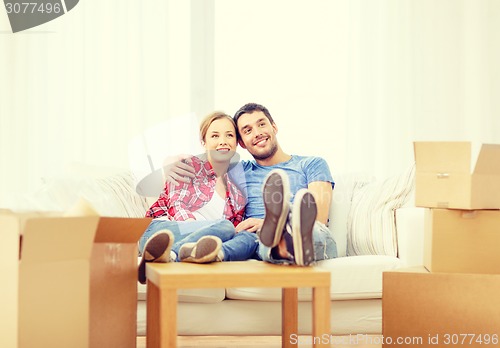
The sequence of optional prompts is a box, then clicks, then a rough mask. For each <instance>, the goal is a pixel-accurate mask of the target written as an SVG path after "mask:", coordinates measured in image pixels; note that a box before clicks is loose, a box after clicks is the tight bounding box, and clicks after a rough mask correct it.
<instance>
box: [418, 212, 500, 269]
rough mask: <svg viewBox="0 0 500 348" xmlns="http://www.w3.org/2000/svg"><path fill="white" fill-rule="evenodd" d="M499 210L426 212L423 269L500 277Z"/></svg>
mask: <svg viewBox="0 0 500 348" xmlns="http://www.w3.org/2000/svg"><path fill="white" fill-rule="evenodd" d="M499 246H500V210H457V209H436V208H429V209H426V211H425V217H424V265H425V267H426V268H427V269H428V270H430V271H432V272H457V273H490V274H494V273H497V274H500V252H499V250H498V248H499Z"/></svg>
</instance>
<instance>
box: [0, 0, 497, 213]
mask: <svg viewBox="0 0 500 348" xmlns="http://www.w3.org/2000/svg"><path fill="white" fill-rule="evenodd" d="M191 19H194V20H191ZM499 19H500V2H498V1H495V0H440V1H434V0H419V1H416V0H370V1H368V0H366V1H362V0H342V1H340V0H312V1H306V0H295V1H293V0H292V1H285V0H274V1H265V0H252V1H250V0H248V1H243V0H240V1H234V0H217V1H200V0H193V1H191V2H188V1H183V0H170V1H160V0H156V1H154V0H151V1H147V2H144V1H132V0H130V1H125V0H106V1H92V0H82V1H80V2H79V4H78V5H77V6H76V7H75V8H74V9H73V10H72V11H70V12H69V13H68V14H66V15H64V16H62V17H60V18H58V19H56V20H54V21H52V22H49V23H46V24H44V25H43V26H40V27H37V28H33V29H30V30H28V31H25V32H20V33H16V34H12V33H10V32H9V31H10V26H9V24H8V20H7V16H6V14H5V12H4V11H2V10H0V77H1V78H0V161H1V162H0V178H1V180H0V207H1V206H9V205H12V204H14V202H15V200H16V199H17V198H19V197H21V196H22V195H24V194H29V193H30V192H32V191H33V190H35V189H36V188H37V187H39V185H40V183H41V181H42V178H43V177H47V176H53V175H59V173H61V171H63V170H64V168H65V167H66V166H67V165H68V164H70V163H72V162H82V163H85V164H91V165H97V166H108V167H112V168H127V167H128V166H129V163H128V162H129V159H128V150H127V147H128V144H129V143H130V141H131V139H133V137H134V136H135V135H137V134H138V133H140V132H142V131H144V130H146V129H148V128H150V127H153V126H155V125H157V124H158V123H159V122H161V121H164V120H166V119H168V118H171V117H174V116H176V115H183V114H186V113H188V112H191V111H195V112H196V113H197V116H198V117H199V116H201V115H202V114H205V113H208V112H209V111H212V109H222V110H225V111H227V112H228V113H230V114H232V113H234V111H236V110H237V108H238V107H240V106H241V105H242V104H244V103H246V102H249V101H254V102H259V103H262V104H264V105H266V106H267V107H268V108H269V109H270V111H271V113H272V114H273V116H274V117H275V119H276V121H277V123H278V126H279V139H280V142H281V144H282V146H283V148H284V149H285V151H287V152H289V153H298V154H309V155H320V156H323V157H325V158H326V159H327V160H328V161H329V163H330V165H331V169H332V171H333V172H334V173H335V172H350V171H369V172H371V173H374V174H375V175H377V176H379V177H383V176H387V175H391V174H394V173H397V172H399V171H401V170H403V169H404V168H405V167H406V166H407V165H409V164H410V163H411V162H412V160H413V154H412V142H413V141H414V140H473V141H484V142H496V143H500V131H499V130H500V121H499V117H498V113H499V110H500V104H499V103H500V101H499V99H500V98H498V95H499V94H500V93H499V92H500V84H499V81H500V67H499V65H498V64H497V62H498V61H500V37H499V36H500V20H499ZM202 97H203V98H202ZM183 131H184V130H182V131H179V133H180V134H183V133H182V132H183ZM166 141H167V140H166ZM165 147H168V150H171V149H170V147H172V148H175V146H171V143H168V142H166V145H165ZM175 150H177V148H175Z"/></svg>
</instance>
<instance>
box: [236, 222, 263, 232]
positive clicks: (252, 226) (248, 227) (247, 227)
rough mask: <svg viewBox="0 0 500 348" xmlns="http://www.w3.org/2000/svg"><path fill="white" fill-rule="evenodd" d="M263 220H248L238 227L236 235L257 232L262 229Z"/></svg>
mask: <svg viewBox="0 0 500 348" xmlns="http://www.w3.org/2000/svg"><path fill="white" fill-rule="evenodd" d="M263 222H264V220H263V219H257V218H248V219H246V220H243V221H242V222H240V223H239V224H238V226H236V233H238V232H241V231H248V232H257V231H258V230H260V228H261V227H262V223H263Z"/></svg>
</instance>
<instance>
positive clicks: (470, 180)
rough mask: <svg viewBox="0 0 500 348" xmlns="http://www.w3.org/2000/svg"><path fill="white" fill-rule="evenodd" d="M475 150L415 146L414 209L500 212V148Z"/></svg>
mask: <svg viewBox="0 0 500 348" xmlns="http://www.w3.org/2000/svg"><path fill="white" fill-rule="evenodd" d="M473 150H475V149H473V146H472V144H471V143H470V142H415V143H414V151H415V162H416V177H415V189H416V191H415V205H416V206H418V207H430V208H455V209H500V145H493V144H483V145H481V147H480V148H479V151H473ZM476 155H477V160H476Z"/></svg>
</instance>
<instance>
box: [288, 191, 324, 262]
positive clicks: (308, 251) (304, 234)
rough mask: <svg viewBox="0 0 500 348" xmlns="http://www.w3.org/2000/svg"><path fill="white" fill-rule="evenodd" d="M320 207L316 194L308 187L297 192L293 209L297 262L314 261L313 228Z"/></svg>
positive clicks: (294, 244) (294, 243) (294, 245)
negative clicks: (317, 203) (315, 197)
mask: <svg viewBox="0 0 500 348" xmlns="http://www.w3.org/2000/svg"><path fill="white" fill-rule="evenodd" d="M317 214H318V208H317V206H316V201H315V199H314V196H313V195H312V194H311V193H310V192H309V191H307V190H306V189H301V190H299V191H298V192H297V194H296V195H295V198H294V204H293V209H292V237H293V248H294V251H295V263H296V264H297V265H299V266H309V265H310V264H312V263H313V262H314V242H313V228H314V224H315V222H316V216H317Z"/></svg>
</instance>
